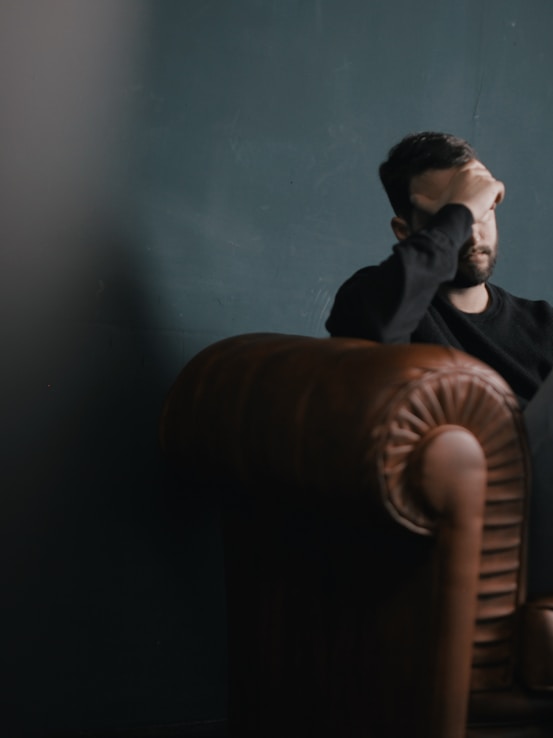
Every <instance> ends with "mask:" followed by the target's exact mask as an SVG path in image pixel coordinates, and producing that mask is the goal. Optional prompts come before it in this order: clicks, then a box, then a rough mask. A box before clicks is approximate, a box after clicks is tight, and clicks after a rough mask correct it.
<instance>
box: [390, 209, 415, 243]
mask: <svg viewBox="0 0 553 738" xmlns="http://www.w3.org/2000/svg"><path fill="white" fill-rule="evenodd" d="M390 225H391V226H392V231H393V232H394V234H395V237H396V238H397V240H398V241H404V240H405V239H406V238H408V237H409V236H410V235H411V227H410V225H409V223H408V222H407V221H406V220H405V219H404V218H400V217H399V216H397V215H394V217H393V218H392V220H391V222H390Z"/></svg>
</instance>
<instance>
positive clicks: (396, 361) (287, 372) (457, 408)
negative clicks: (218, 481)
mask: <svg viewBox="0 0 553 738" xmlns="http://www.w3.org/2000/svg"><path fill="white" fill-rule="evenodd" d="M441 426H460V427H462V428H463V429H465V430H466V431H468V432H469V433H471V434H472V435H473V436H474V437H475V438H476V439H477V441H478V443H479V444H480V445H481V447H482V449H483V452H484V456H485V458H486V460H487V465H488V488H489V491H488V497H489V500H490V501H491V502H492V503H493V502H494V500H495V501H496V502H502V503H503V507H502V514H503V515H507V516H509V515H511V516H515V517H517V518H518V517H520V515H521V510H522V506H523V504H524V494H523V493H521V489H522V488H523V487H524V478H525V476H526V475H527V462H526V452H525V446H524V433H523V432H522V424H521V418H520V413H519V410H518V406H517V402H516V399H515V397H514V396H513V394H512V392H511V391H510V389H509V388H508V386H507V385H506V383H505V382H504V381H503V380H502V379H501V378H500V377H499V376H498V375H497V374H496V373H495V372H494V371H493V370H491V369H490V368H489V367H487V366H486V365H484V364H482V363H481V362H479V361H477V360H476V359H473V358H472V357H469V356H467V355H466V354H463V353H461V352H458V351H455V350H453V349H448V348H444V347H439V346H427V345H416V344H412V345H382V344H377V343H373V342H369V341H365V340H360V339H345V338H332V339H326V338H324V339H320V338H307V337H302V336H289V335H280V334H246V335H242V336H236V337H232V338H228V339H225V340H223V341H220V342H218V343H216V344H214V345H212V346H210V347H208V348H207V349H205V350H204V351H202V352H200V354H198V355H197V356H196V357H195V358H194V359H192V360H191V361H190V362H189V364H188V365H187V366H186V367H185V368H184V369H183V371H182V372H181V374H180V375H179V377H178V378H177V380H176V382H175V384H174V385H173V387H172V389H171V391H170V393H169V395H168V397H167V400H166V402H165V406H164V410H163V413H162V419H161V427H160V435H161V444H162V448H163V450H164V451H165V453H166V454H167V455H168V456H169V457H172V458H173V459H175V461H176V462H177V463H178V464H179V466H182V467H184V468H187V469H190V468H195V469H196V470H199V471H200V473H201V474H203V475H206V474H207V475H217V476H220V477H224V478H225V479H231V480H235V481H236V482H237V483H239V484H240V485H242V486H244V487H245V488H248V489H250V490H251V493H252V494H276V495H282V496H285V495H294V496H296V497H301V496H305V497H306V498H307V499H308V500H309V504H313V503H316V501H317V500H319V501H320V502H321V504H323V503H324V504H326V503H328V502H330V503H331V504H332V503H333V501H336V498H337V497H339V500H340V507H341V508H342V509H343V506H347V505H348V503H351V504H352V506H353V507H354V508H355V507H358V508H359V509H361V508H363V507H366V506H369V507H370V508H371V509H372V511H373V512H374V510H375V509H379V510H380V512H384V511H387V513H388V514H389V515H392V517H393V518H395V519H396V520H397V521H399V522H400V523H401V524H402V525H404V526H406V527H408V528H410V529H412V530H416V531H418V532H419V533H422V534H432V532H433V531H434V529H435V526H436V521H437V519H438V518H439V516H440V510H439V505H438V506H436V505H435V504H433V502H432V501H431V500H429V499H425V497H424V495H423V494H413V490H414V489H415V490H416V489H417V485H413V479H412V478H411V477H412V473H413V472H412V469H413V464H412V463H411V462H412V460H413V459H414V458H415V457H416V451H417V448H418V447H420V444H421V442H422V441H423V440H424V439H425V437H427V436H428V434H429V433H434V432H436V429H438V428H440V427H441ZM410 475H411V476H410ZM419 489H420V488H419ZM498 509H499V508H498Z"/></svg>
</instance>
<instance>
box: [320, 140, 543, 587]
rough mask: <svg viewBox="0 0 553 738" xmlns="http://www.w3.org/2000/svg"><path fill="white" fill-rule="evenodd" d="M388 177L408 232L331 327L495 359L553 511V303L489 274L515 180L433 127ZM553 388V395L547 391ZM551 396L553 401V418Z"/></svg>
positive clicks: (392, 163) (353, 283)
mask: <svg viewBox="0 0 553 738" xmlns="http://www.w3.org/2000/svg"><path fill="white" fill-rule="evenodd" d="M380 178H381V181H382V184H383V186H384V189H385V190H386V193H387V195H388V198H389V200H390V202H391V205H392V208H393V210H394V213H395V215H394V217H393V218H392V221H391V225H392V230H393V232H394V234H395V236H396V238H397V239H398V243H397V244H396V245H395V246H394V247H393V250H392V254H391V255H390V256H389V257H388V258H387V259H386V260H385V261H383V262H382V263H381V264H379V265H377V266H369V267H365V268H364V269H361V270H359V271H358V272H356V273H355V274H354V275H353V276H352V277H350V279H348V280H347V281H346V282H345V283H344V284H343V285H342V287H340V289H339V290H338V293H337V295H336V298H335V302H334V306H333V308H332V311H331V313H330V316H329V318H328V320H327V323H326V326H327V329H328V331H329V332H330V334H331V335H332V336H350V337H359V338H368V339H371V340H375V341H381V342H385V343H409V342H418V343H435V344H441V345H445V346H452V347H454V348H457V349H460V350H462V351H465V352H467V353H469V354H472V355H473V356H476V357H477V358H479V359H481V360H482V361H484V362H486V363H487V364H488V365H489V366H491V367H493V368H494V369H495V370H496V371H497V372H498V373H499V374H501V375H502V376H503V378H504V379H505V380H506V381H507V382H508V383H509V385H510V386H511V388H512V389H513V391H514V392H515V394H516V395H517V397H518V398H519V401H520V403H521V406H522V407H526V411H525V416H526V422H527V426H528V432H529V437H530V446H531V453H532V463H533V468H534V480H535V484H534V494H533V497H534V498H535V499H534V502H533V505H534V511H533V514H532V517H533V518H534V520H542V519H547V520H549V521H550V520H553V489H552V491H551V493H549V490H548V477H549V473H548V469H549V464H545V463H544V459H545V458H547V459H549V457H550V456H551V451H550V448H549V443H548V441H551V440H553V377H552V378H551V379H550V380H549V382H546V383H545V385H544V386H543V387H542V389H541V390H540V392H539V393H538V395H537V396H536V393H537V392H538V388H540V386H542V383H543V382H544V380H545V379H546V377H547V376H548V375H550V371H551V368H552V367H553V308H552V307H551V305H549V304H548V303H546V302H544V301H531V300H526V299H523V298H520V297H515V296H514V295H511V294H510V293H509V292H507V291H506V290H504V289H502V288H500V287H498V286H497V285H494V284H492V283H490V282H489V278H490V276H491V274H492V272H493V268H494V265H495V261H496V257H497V249H498V237H497V225H496V218H495V209H496V207H497V206H498V205H499V204H500V203H501V202H502V200H503V198H504V195H505V188H504V186H503V184H502V183H501V182H499V181H498V180H496V179H495V178H494V177H493V175H492V174H491V173H490V172H489V171H488V170H487V169H486V167H485V166H484V165H483V164H482V163H481V162H479V161H478V158H477V156H476V152H475V151H474V149H473V148H472V147H471V146H470V145H469V144H468V143H467V142H466V141H464V140H462V139H459V138H456V137H455V136H451V135H449V134H444V133H433V132H425V133H419V134H415V135H410V136H407V137H406V138H404V139H403V140H402V141H401V142H400V143H399V144H397V145H396V146H394V147H393V148H392V149H391V150H390V152H389V155H388V159H387V160H386V161H385V162H384V163H383V164H382V165H381V166H380ZM549 385H550V387H549ZM548 387H549V388H548ZM548 392H549V393H550V394H549V397H550V398H551V399H545V400H544V399H543V398H542V395H544V394H547V393H548ZM535 396H536V399H535V401H534V402H531V403H530V404H529V405H528V403H529V402H530V400H532V398H533V397H535ZM544 408H545V410H547V408H550V412H551V416H552V417H551V418H550V417H549V414H548V413H547V412H546V411H544ZM550 429H551V430H550ZM547 434H549V435H548V437H547ZM544 438H546V443H545V444H544ZM552 477H553V475H552ZM552 482H553V478H552ZM536 506H539V512H536V511H535V508H536ZM544 516H545V517H544ZM548 516H550V517H548ZM531 525H532V523H531ZM532 528H533V526H532ZM542 528H543V526H542ZM550 539H552V540H553V537H552V536H550V535H549V532H548V531H547V530H545V528H543V529H542V530H541V531H534V530H533V529H532V534H531V557H530V558H531V570H530V581H529V588H530V590H531V591H533V592H535V593H537V592H539V591H543V589H544V588H545V587H549V589H550V591H549V592H548V593H549V594H551V591H553V543H550ZM544 558H546V559H547V561H550V562H551V563H550V564H549V565H548V564H547V562H544V561H543V559H544ZM532 561H537V564H536V565H534V566H532Z"/></svg>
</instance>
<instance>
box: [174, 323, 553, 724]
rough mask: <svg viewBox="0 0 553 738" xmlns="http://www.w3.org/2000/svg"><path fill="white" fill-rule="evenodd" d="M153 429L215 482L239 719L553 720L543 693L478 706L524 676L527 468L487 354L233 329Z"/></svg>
mask: <svg viewBox="0 0 553 738" xmlns="http://www.w3.org/2000/svg"><path fill="white" fill-rule="evenodd" d="M160 432H161V443H162V447H163V449H164V451H165V453H166V454H167V456H168V457H169V458H171V459H173V461H174V462H175V463H176V464H177V465H178V466H179V467H180V468H181V470H182V471H183V472H184V473H185V476H186V478H187V479H188V480H189V482H190V480H191V479H195V480H196V481H200V480H201V482H202V483H204V484H205V483H206V481H209V484H211V485H213V486H215V487H216V488H217V489H219V490H220V491H221V493H222V499H223V505H224V536H225V567H226V581H227V601H228V624H229V661H230V680H229V681H230V684H229V692H230V698H229V699H230V704H229V725H230V730H231V735H236V736H237V737H238V736H240V737H241V738H245V737H246V736H251V737H252V738H253V736H255V737H256V738H262V737H263V738H276V737H277V736H278V737H279V738H280V736H284V735H286V736H296V735H297V736H300V735H301V736H304V735H317V736H340V737H341V736H344V737H345V736H352V738H353V736H355V738H357V737H358V736H378V738H387V737H388V736H389V737H392V736H403V735H409V736H421V737H422V736H424V738H433V737H436V738H438V736H439V738H460V737H461V736H465V735H473V733H470V732H469V733H467V715H468V721H469V723H471V722H472V728H471V730H493V729H495V728H496V727H498V726H499V724H500V723H501V721H503V722H502V723H501V725H502V728H501V729H506V726H509V725H511V726H515V727H516V726H518V727H519V728H521V726H523V725H528V726H532V723H533V722H535V723H536V724H538V723H542V724H543V723H544V721H546V720H547V719H549V717H551V715H552V714H553V710H551V709H550V710H549V712H548V710H547V709H545V708H544V707H543V702H544V699H543V697H540V698H539V699H541V702H540V705H541V707H539V709H538V708H537V707H536V709H535V711H534V712H533V710H534V707H533V706H532V705H533V703H532V699H533V697H532V696H530V697H528V698H526V697H525V699H524V700H523V701H522V702H523V703H524V706H523V707H521V708H520V709H521V710H522V711H523V712H524V717H523V718H522V717H521V714H520V711H519V713H517V716H516V718H514V717H513V715H512V711H511V714H509V711H508V710H507V711H506V710H505V709H504V708H505V705H504V704H503V703H501V701H500V702H498V701H497V699H496V701H495V705H496V706H495V708H491V709H492V712H493V716H492V719H491V720H490V719H488V718H489V714H487V713H486V711H485V709H483V708H482V704H484V705H485V704H491V703H490V699H491V697H494V698H495V697H496V695H497V694H501V695H506V694H509V692H510V691H511V690H513V689H515V688H518V686H517V684H518V683H517V680H518V672H519V668H518V654H519V650H518V645H519V635H520V625H519V619H520V615H521V612H522V611H521V605H522V603H523V602H524V600H525V585H524V576H523V572H524V563H525V558H524V557H525V525H526V519H527V505H528V480H529V469H528V456H527V450H526V442H525V435H524V428H523V424H522V419H521V415H520V412H519V409H518V405H517V402H516V400H515V398H514V396H513V395H512V393H511V391H510V389H509V388H508V386H507V385H506V384H505V382H504V381H503V380H502V379H501V378H500V377H499V376H498V375H497V374H496V373H495V372H493V371H492V370H491V369H490V368H489V367H487V366H486V365H484V364H482V363H481V362H479V361H477V360H476V359H473V358H472V357H469V356H467V355H465V354H463V353H461V352H458V351H455V350H453V349H447V348H444V347H438V346H424V345H386V346H384V345H380V344H375V343H372V342H369V341H362V340H358V339H342V338H334V339H316V338H307V337H302V336H285V335H279V334H247V335H242V336H236V337H233V338H230V339H226V340H224V341H221V342H218V343H217V344H214V345H213V346H211V347H208V348H207V349H205V350H204V351H203V352H201V353H200V354H199V355H198V356H197V357H195V358H194V359H193V360H192V361H191V362H190V363H189V364H188V365H187V366H186V367H185V368H184V370H183V371H182V373H181V374H180V376H179V377H178V378H177V381H176V382H175V384H174V386H173V388H172V389H171V391H170V393H169V395H168V397H167V400H166V403H165V406H164V410H163V414H162V419H161V429H160ZM528 622H530V621H528ZM529 627H530V628H531V629H534V630H535V628H534V625H532V624H531V625H529ZM536 632H537V631H536ZM540 637H541V636H540ZM550 670H551V667H550ZM471 695H472V696H471ZM488 698H490V699H488ZM486 700H488V702H486ZM492 702H493V700H492ZM469 703H470V704H469ZM521 704H522V703H521ZM545 704H546V705H547V700H545ZM501 705H503V707H502V706H501ZM536 705H537V702H536ZM494 709H495V712H494ZM502 710H503V713H502V714H503V717H501V715H500V713H501V711H502ZM544 714H545V715H546V716H545V717H544ZM483 716H484V717H483ZM494 718H495V720H496V723H495V726H494V722H493V719H494ZM521 729H522V728H521ZM532 729H533V728H532ZM488 734H489V735H490V736H491V735H495V733H486V735H488ZM552 734H553V733H552ZM476 735H477V734H476V733H474V736H476ZM498 735H499V734H498ZM521 735H522V734H521ZM529 735H530V734H529Z"/></svg>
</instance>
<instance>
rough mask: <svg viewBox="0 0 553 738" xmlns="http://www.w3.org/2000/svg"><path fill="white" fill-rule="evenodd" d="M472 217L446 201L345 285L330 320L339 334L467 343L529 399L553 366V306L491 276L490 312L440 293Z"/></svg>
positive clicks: (523, 398) (328, 324)
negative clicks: (459, 305)
mask: <svg viewBox="0 0 553 738" xmlns="http://www.w3.org/2000/svg"><path fill="white" fill-rule="evenodd" d="M472 223H473V219H472V214H471V212H470V210H468V208H465V207H464V206H463V205H448V206H446V207H444V208H442V210H440V212H439V213H438V214H437V215H435V216H434V217H433V218H432V219H431V220H430V221H429V223H428V225H427V227H426V228H425V229H423V230H422V231H418V232H417V233H415V234H413V235H412V236H410V237H409V238H407V239H406V240H405V241H401V242H400V243H398V244H396V246H394V248H393V253H392V254H391V256H390V257H389V258H388V259H386V260H385V261H383V262H382V263H381V264H379V265H378V266H370V267H366V268H364V269H360V270H359V271H358V272H356V273H355V274H354V275H353V276H352V277H350V279H348V280H347V281H346V282H345V283H344V284H343V285H342V286H341V287H340V289H339V290H338V293H337V295H336V299H335V301H334V306H333V308H332V311H331V313H330V316H329V318H328V320H327V322H326V327H327V330H328V331H329V333H330V334H331V335H332V336H350V337H352V336H353V337H358V338H368V339H370V340H373V341H381V342H383V343H410V342H414V343H434V344H441V345H443V346H452V347H454V348H457V349H461V350H462V351H466V352H467V353H468V354H471V355H473V356H476V357H477V358H478V359H480V360H481V361H484V362H486V363H487V364H488V365H490V366H491V367H493V368H494V369H495V370H496V371H497V372H498V373H499V374H501V375H502V376H503V378H504V379H505V380H506V381H507V382H508V383H509V384H510V386H511V388H512V389H513V391H514V392H515V394H516V395H517V396H518V397H519V399H520V400H521V402H522V403H523V404H524V403H525V402H527V401H528V400H529V399H530V398H531V397H532V396H533V395H534V393H535V392H536V390H537V388H538V387H539V385H540V384H541V382H542V381H543V380H544V379H545V377H546V376H547V374H548V373H549V371H550V370H551V367H552V366H553V308H552V307H551V305H549V304H548V303H547V302H544V301H532V300H525V299H523V298H521V297H515V296H514V295H511V294H510V293H509V292H507V291H506V290H504V289H502V288H500V287H497V286H495V285H492V284H489V283H488V285H487V287H488V292H489V296H490V300H489V304H488V307H487V308H486V310H485V311H484V312H483V313H476V314H474V313H463V312H461V311H460V310H457V309H456V308H455V307H453V305H451V303H450V302H449V301H448V300H447V299H445V298H443V297H441V295H439V294H438V288H439V287H440V285H441V284H443V283H444V282H447V281H449V280H451V279H452V278H453V277H454V275H455V272H456V270H457V259H458V253H459V249H460V248H461V246H462V245H463V244H464V243H465V242H466V241H467V240H468V239H469V237H470V233H471V226H472Z"/></svg>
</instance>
